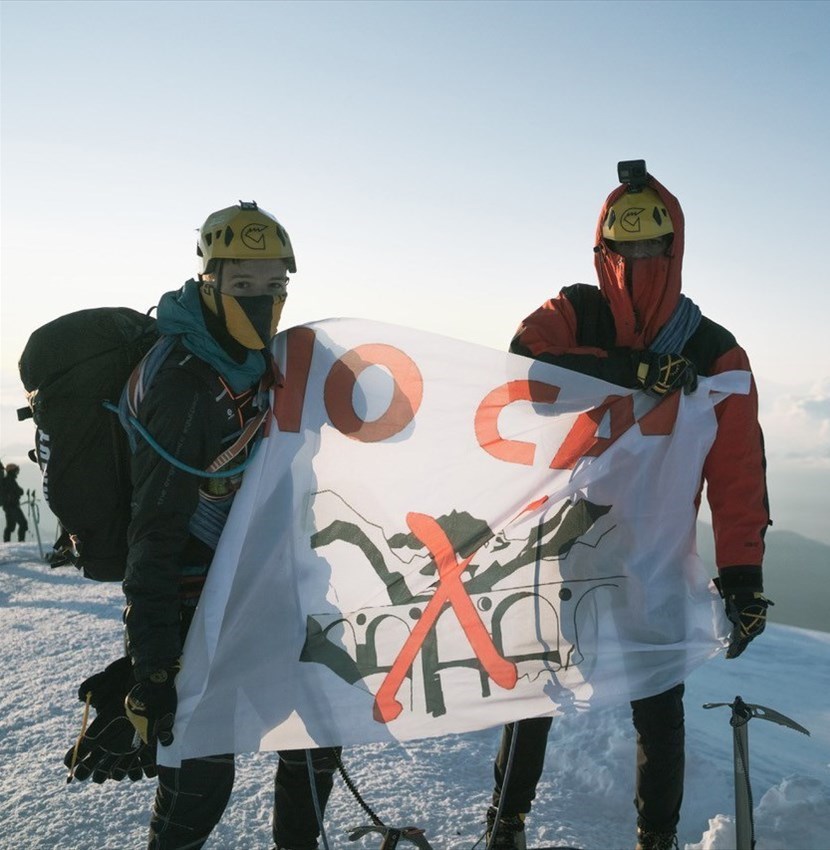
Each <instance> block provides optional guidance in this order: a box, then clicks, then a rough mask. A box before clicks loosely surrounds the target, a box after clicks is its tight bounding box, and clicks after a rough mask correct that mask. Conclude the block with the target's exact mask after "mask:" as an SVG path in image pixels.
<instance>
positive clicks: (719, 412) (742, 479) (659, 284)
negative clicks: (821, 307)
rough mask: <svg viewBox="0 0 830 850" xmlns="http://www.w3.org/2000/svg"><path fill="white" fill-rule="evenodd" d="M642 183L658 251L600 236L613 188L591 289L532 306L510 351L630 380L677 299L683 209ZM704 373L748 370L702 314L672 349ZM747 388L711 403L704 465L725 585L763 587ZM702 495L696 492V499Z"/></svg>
mask: <svg viewBox="0 0 830 850" xmlns="http://www.w3.org/2000/svg"><path fill="white" fill-rule="evenodd" d="M649 185H650V186H651V188H653V189H654V190H655V191H656V192H657V193H658V194H659V195H660V197H661V199H662V200H663V202H664V204H665V206H666V208H667V210H668V211H669V214H670V216H671V219H672V223H673V225H674V236H673V240H672V245H671V248H670V250H669V252H668V254H667V255H666V256H662V257H652V258H647V259H638V260H627V259H625V258H623V257H622V256H620V255H619V254H616V253H614V252H613V251H612V250H611V249H610V248H609V247H608V246H607V245H606V243H605V242H604V240H603V239H602V221H603V219H604V218H605V215H606V213H607V210H608V207H609V206H610V205H611V204H613V203H614V201H616V200H617V198H619V197H620V195H621V194H622V193H623V192H624V191H626V189H625V187H624V186H620V187H619V188H618V189H616V190H615V191H614V192H612V193H611V194H610V195H609V196H608V199H607V200H606V202H605V205H604V206H603V209H602V212H601V214H600V217H599V223H598V224H597V230H596V239H595V247H594V257H595V266H596V269H597V275H598V278H599V288H597V287H595V286H590V285H588V284H575V285H573V286H567V287H565V288H564V289H562V290H561V291H560V293H559V294H558V295H557V296H556V297H554V298H551V299H550V300H549V301H547V302H545V303H544V304H543V305H542V306H541V307H540V308H539V309H538V310H536V311H534V312H533V313H531V314H530V315H529V316H528V317H527V318H526V319H525V320H524V321H523V322H522V324H521V325H520V326H519V328H518V330H517V331H516V334H515V336H514V337H513V341H512V343H511V346H510V350H511V351H512V352H514V353H516V354H522V355H524V356H526V357H533V358H535V359H537V360H543V361H546V362H548V363H553V364H555V365H557V366H562V367H564V368H567V369H572V370H574V371H577V372H581V373H583V374H587V375H592V376H594V377H598V378H601V379H603V380H606V381H609V382H611V383H614V384H617V385H618V386H624V387H629V388H633V387H636V386H637V380H636V369H635V367H634V366H633V365H632V363H633V361H634V359H633V358H632V352H636V351H642V350H644V349H647V348H648V347H649V344H650V343H651V341H652V340H653V339H654V338H655V336H656V335H657V334H658V333H659V331H660V329H661V328H662V327H663V325H665V323H666V322H667V321H668V319H669V317H670V316H671V315H672V313H673V311H674V309H675V307H676V306H677V304H678V301H679V299H680V289H681V267H682V261H683V244H684V226H683V212H682V210H681V208H680V204H679V203H678V201H677V199H676V198H675V197H674V196H673V195H671V194H670V193H669V192H668V191H667V190H666V189H665V188H664V187H663V186H661V185H660V184H659V183H658V182H657V181H656V180H655V179H654V178H652V177H649ZM679 353H681V354H683V355H684V356H685V357H688V358H689V359H690V360H691V361H692V362H693V363H694V364H695V366H696V367H697V370H698V374H699V375H701V376H703V377H707V376H711V375H717V374H719V373H722V372H727V371H732V370H743V371H747V372H750V374H751V368H750V364H749V358H748V357H747V355H746V352H745V351H744V350H743V349H742V348H741V347H740V346H739V345H738V343H737V342H736V341H735V338H734V336H733V335H732V334H731V333H730V332H729V331H728V330H726V329H725V328H723V327H721V326H720V325H718V324H716V323H715V322H713V321H711V320H710V319H708V318H706V317H705V316H704V317H702V319H701V321H700V324H699V325H698V327H697V330H696V331H695V332H694V333H693V334H692V336H691V337H690V338H689V339H688V341H687V342H686V344H685V346H684V347H683V350H682V351H681V352H679ZM750 384H751V385H750V391H749V393H748V394H747V395H737V394H734V395H730V396H728V397H727V398H725V399H724V400H723V401H721V402H719V403H718V405H717V406H716V407H715V413H716V416H717V420H718V430H717V435H716V437H715V441H714V443H713V445H712V447H711V449H710V450H709V454H708V455H707V457H706V461H705V463H704V467H703V481H701V489H702V487H703V483H704V481H705V483H706V496H707V499H708V502H709V506H710V508H711V511H712V524H713V529H714V535H715V557H716V562H717V567H718V571H719V573H720V577H721V581H722V585H723V588H724V590H727V591H729V590H733V589H738V588H746V589H748V590H759V591H760V590H762V589H763V587H762V572H761V564H762V561H763V556H764V533H765V531H766V528H767V526H768V525H770V518H769V504H768V500H767V488H766V461H765V456H764V444H763V434H762V433H761V427H760V425H759V423H758V394H757V390H756V386H755V380H754V378H753V379H752V380H751V382H750ZM699 498H700V493H699V494H698V499H699Z"/></svg>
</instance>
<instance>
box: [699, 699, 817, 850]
mask: <svg viewBox="0 0 830 850" xmlns="http://www.w3.org/2000/svg"><path fill="white" fill-rule="evenodd" d="M724 706H729V708H731V709H732V717H731V718H730V719H729V725H730V726H731V727H732V758H733V761H734V775H735V835H736V842H735V843H736V848H735V850H755V824H754V822H753V820H752V788H751V786H750V784H749V732H748V729H747V724H748V723H749V721H750V720H751V719H752V718H753V717H760V718H761V719H762V720H771V721H772V722H773V723H777V724H778V725H779V726H787V727H788V728H790V729H795V731H796V732H802V733H803V734H805V735H809V734H810V732H809V730H807V729H805V728H804V727H803V726H801V725H800V724H799V723H796V722H795V720H792V719H791V718H789V717H787V716H785V715H783V714H780V713H779V712H777V711H774V710H773V709H771V708H767V707H766V706H763V705H751V704H750V703H746V702H744V701H743V700H742V699H741V698H740V697H735V701H734V702H707V703H705V704H704V706H703V707H704V708H722V707H724Z"/></svg>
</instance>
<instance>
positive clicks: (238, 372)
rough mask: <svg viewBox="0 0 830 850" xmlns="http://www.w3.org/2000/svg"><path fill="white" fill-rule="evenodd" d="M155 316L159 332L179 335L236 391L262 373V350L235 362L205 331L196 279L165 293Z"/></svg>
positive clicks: (244, 388) (251, 383) (248, 384)
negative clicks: (174, 290)
mask: <svg viewBox="0 0 830 850" xmlns="http://www.w3.org/2000/svg"><path fill="white" fill-rule="evenodd" d="M157 315H158V329H159V332H160V333H163V334H168V335H170V336H178V337H180V338H181V340H182V343H183V344H184V347H185V348H186V349H187V350H188V351H190V352H192V353H193V354H195V355H196V356H197V357H199V358H200V359H202V360H204V361H205V362H206V363H209V364H210V365H211V366H212V367H213V368H214V369H216V371H217V372H219V374H220V375H221V376H222V377H223V378H224V379H225V380H226V381H227V382H228V383H229V384H230V386H231V389H232V390H233V391H234V392H235V393H239V392H243V391H244V390H246V389H248V388H249V387H252V386H253V385H254V384H256V383H257V381H259V379H260V378H261V377H262V376H263V374H264V373H265V358H264V357H263V356H262V353H261V352H259V351H248V354H247V356H246V358H245V360H244V361H243V362H242V363H237V362H236V361H235V360H234V359H233V358H232V357H231V356H230V354H228V352H227V351H225V349H224V348H222V346H221V345H220V344H219V343H218V342H217V340H216V339H215V338H214V337H213V336H211V334H210V333H209V332H208V329H207V328H206V327H205V320H204V316H203V315H202V303H201V296H200V295H199V283H198V282H197V281H195V280H189V281H187V283H186V284H185V285H184V286H183V287H182V288H181V289H179V290H177V291H176V292H165V293H164V295H162V296H161V300H160V301H159V305H158V314H157Z"/></svg>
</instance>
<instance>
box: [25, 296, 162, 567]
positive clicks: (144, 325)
mask: <svg viewBox="0 0 830 850" xmlns="http://www.w3.org/2000/svg"><path fill="white" fill-rule="evenodd" d="M157 339H158V331H157V330H156V321H155V319H154V318H152V317H151V316H147V315H144V314H142V313H139V312H137V311H135V310H131V309H129V308H128V307H99V308H95V309H91V310H79V311H78V312H76V313H69V314H67V315H65V316H61V317H60V318H57V319H55V320H54V321H51V322H49V323H48V324H45V325H43V326H42V327H40V328H38V329H37V330H36V331H35V332H34V333H33V334H32V335H31V336H30V337H29V340H28V342H27V343H26V347H25V349H24V350H23V354H22V355H21V357H20V364H19V365H20V378H21V380H22V381H23V386H24V387H25V388H26V391H27V394H28V400H29V407H27V408H22V409H21V410H19V411H18V418H19V419H27V418H30V417H31V418H33V419H34V421H35V425H36V426H37V432H36V437H35V450H34V453H33V454H34V458H33V459H35V460H37V463H38V465H39V466H40V469H41V472H42V473H43V495H44V498H45V499H46V502H47V504H48V505H49V508H50V509H51V510H52V512H53V513H54V514H55V516H56V517H57V518H58V520H59V521H60V523H61V525H62V526H63V528H64V529H66V531H68V532H69V533H70V534H71V535H72V538H73V540H74V542H75V547H76V549H77V551H78V560H77V564H76V565H77V566H78V568H79V569H82V570H83V573H84V575H85V576H86V577H87V578H91V579H95V580H97V581H120V580H121V579H122V578H123V577H124V569H125V566H126V557H127V526H128V524H129V521H130V496H131V492H132V487H131V485H130V474H129V458H130V448H129V444H128V440H127V434H126V432H125V431H124V429H123V428H122V427H121V424H120V422H119V420H118V416H117V415H116V414H115V413H113V412H111V411H110V410H108V409H106V408H105V407H104V403H105V402H108V403H110V404H112V405H117V404H118V402H119V397H120V396H121V391H122V389H123V387H124V385H125V384H126V382H127V379H128V378H129V377H130V373H131V372H132V371H133V369H134V368H135V366H136V365H137V364H138V363H139V362H140V361H141V359H142V358H143V357H144V355H145V354H146V353H147V351H148V350H149V349H150V347H151V346H152V345H153V343H155V341H156V340H157Z"/></svg>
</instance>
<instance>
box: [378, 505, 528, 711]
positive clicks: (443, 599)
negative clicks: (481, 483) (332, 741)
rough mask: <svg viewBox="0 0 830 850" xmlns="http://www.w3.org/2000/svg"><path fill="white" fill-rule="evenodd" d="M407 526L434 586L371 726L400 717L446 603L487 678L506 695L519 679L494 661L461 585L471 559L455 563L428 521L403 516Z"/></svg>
mask: <svg viewBox="0 0 830 850" xmlns="http://www.w3.org/2000/svg"><path fill="white" fill-rule="evenodd" d="M406 524H407V525H408V526H409V530H410V531H411V532H412V533H413V534H414V535H415V536H416V537H417V538H418V539H419V540H420V541H421V542H422V543H423V544H424V545H425V546H426V547H427V549H428V550H429V554H430V555H432V559H433V560H434V561H435V564H436V566H437V567H438V577H439V581H438V587H436V588H435V593H434V595H433V597H432V599H430V600H429V602H428V603H427V606H426V608H424V613H423V614H422V615H421V617H420V619H419V620H418V622H417V623H416V624H415V628H413V629H412V631H411V632H410V633H409V637H408V638H407V639H406V641H405V642H404V645H403V646H402V647H401V651H400V652H399V653H398V657H397V658H396V659H395V662H394V664H393V665H392V667H391V669H390V670H389V672H388V673H387V674H386V678H385V679H384V680H383V683H382V684H381V686H380V688H379V689H378V692H377V693H376V694H375V707H374V712H373V714H374V718H375V720H377V721H379V722H381V723H389V722H390V721H391V720H394V719H395V718H396V717H397V716H398V715H399V714H400V713H401V711H403V706H402V705H401V703H399V702H398V701H397V699H396V698H395V696H396V694H397V693H398V689H399V688H400V686H401V685H402V684H403V680H404V679H405V678H406V674H407V673H408V672H409V668H410V667H411V666H412V664H413V662H414V661H415V658H416V656H417V655H418V652H420V649H421V647H422V646H423V643H424V640H425V638H426V636H427V634H429V630H430V629H431V628H432V627H433V625H434V624H435V622H436V620H437V619H438V616H439V615H440V614H441V612H442V611H443V610H444V606H445V605H446V604H447V603H449V604H450V605H451V606H452V608H453V610H454V611H455V614H456V616H457V617H458V621H459V622H460V623H461V628H462V629H463V630H464V634H465V635H467V640H469V641H470V646H472V648H473V651H474V652H475V654H476V657H477V658H478V660H479V661H481V663H482V666H483V667H484V669H485V670H486V671H487V674H488V675H489V676H490V678H491V679H492V680H493V681H494V682H495V683H496V684H497V685H500V686H501V687H502V688H507V689H510V688H512V687H513V686H514V685H515V684H516V681H517V679H518V675H517V673H516V665H515V664H513V662H512V661H508V660H507V659H505V658H503V657H502V656H501V655H499V652H498V650H497V649H496V647H495V645H494V644H493V639H492V638H491V637H490V633H489V632H488V631H487V629H486V628H485V627H484V623H482V622H481V617H479V615H478V611H476V608H475V605H473V602H472V600H471V599H470V597H469V596H468V595H467V591H466V590H465V588H464V585H463V584H462V582H461V574H462V573H463V572H464V570H465V569H467V565H468V564H469V563H470V561H471V560H472V559H473V556H472V555H470V557H469V558H465V559H464V560H463V561H459V560H458V559H457V558H456V554H455V549H453V546H452V543H450V541H449V538H448V537H447V535H446V534H445V533H444V530H443V529H442V528H441V526H440V525H438V523H437V522H436V520H434V519H433V518H432V517H431V516H427V515H426V514H418V513H409V514H407V516H406Z"/></svg>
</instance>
